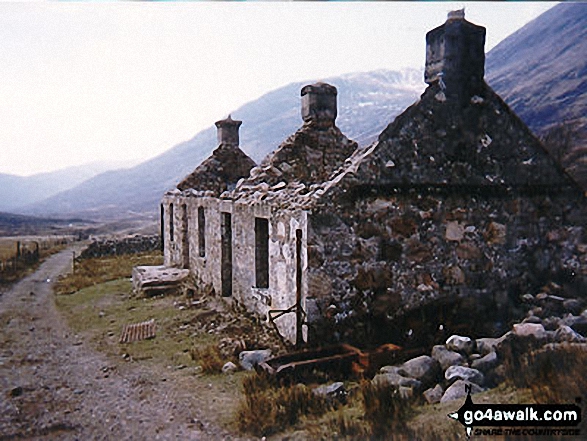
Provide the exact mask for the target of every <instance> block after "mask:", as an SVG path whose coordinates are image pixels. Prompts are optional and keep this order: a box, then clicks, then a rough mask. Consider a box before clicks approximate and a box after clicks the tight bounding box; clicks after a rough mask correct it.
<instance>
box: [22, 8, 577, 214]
mask: <svg viewBox="0 0 587 441" xmlns="http://www.w3.org/2000/svg"><path fill="white" fill-rule="evenodd" d="M586 55H587V4H582V3H561V4H559V5H557V6H555V7H553V8H551V9H550V10H548V11H547V12H545V13H544V14H542V15H541V16H539V17H538V18H536V19H535V20H533V21H532V22H530V23H528V24H527V25H526V26H524V27H523V28H521V29H520V30H518V31H517V32H515V33H514V34H512V35H511V36H509V37H508V38H506V39H505V40H503V41H502V42H501V43H500V44H498V45H497V46H496V47H495V48H494V49H492V50H491V51H490V52H489V53H488V54H487V57H486V80H487V82H488V83H489V84H490V86H491V87H492V88H493V89H494V90H495V91H496V92H497V93H498V94H499V95H500V96H501V97H502V98H504V99H505V101H506V102H507V103H508V104H509V105H510V106H511V107H512V108H513V110H514V111H515V112H516V113H517V114H518V115H519V116H520V117H521V118H522V120H523V121H524V122H526V124H528V125H529V127H530V128H531V129H532V130H533V131H534V133H536V134H537V135H538V136H541V137H543V138H544V139H545V140H546V141H547V142H549V145H550V146H551V149H555V148H557V149H559V150H560V151H561V152H562V153H560V155H557V156H560V158H561V160H562V162H563V165H565V166H566V167H567V170H569V172H570V173H571V174H572V175H573V176H574V177H575V179H577V180H578V181H579V182H580V183H582V185H583V186H584V188H587V128H586V127H587V123H586V118H587V117H586V115H587V56H586ZM422 78H423V75H422V72H421V71H420V70H407V71H402V72H395V71H387V70H380V71H375V72H367V73H355V74H347V75H343V76H340V77H335V78H330V79H326V80H325V81H327V82H329V83H331V84H334V85H335V86H337V88H338V91H339V95H338V102H339V117H338V119H337V125H338V126H339V127H340V129H341V130H342V131H343V133H345V134H346V135H347V136H348V137H349V138H351V139H354V140H356V141H358V142H359V144H366V143H369V142H371V141H373V140H374V139H375V138H376V137H377V135H378V134H379V133H380V132H381V131H382V130H383V129H384V128H385V127H386V126H387V125H388V124H389V123H390V122H391V121H392V120H393V119H394V118H395V116H396V115H397V114H399V113H400V112H402V111H403V110H404V109H406V108H407V107H408V106H409V105H410V104H412V103H413V102H414V101H416V100H417V99H418V97H419V95H420V94H421V93H422V92H423V91H424V89H425V84H424V83H423V80H422ZM310 82H313V81H305V82H299V83H294V84H289V85H287V86H285V87H282V88H280V89H277V90H275V91H272V92H269V93H267V94H265V95H263V96H262V97H260V98H259V99H257V100H255V101H253V102H250V103H248V104H246V105H244V106H242V107H241V108H239V109H238V110H236V111H235V112H233V114H232V116H233V117H234V118H237V119H241V120H243V125H242V127H241V134H240V135H241V136H240V137H241V147H242V149H243V150H244V151H245V152H246V153H247V154H248V155H250V156H251V157H252V158H253V159H254V160H255V161H257V162H259V161H260V160H261V159H262V158H263V157H264V156H265V155H266V154H267V153H269V152H271V151H272V150H274V149H275V148H276V147H277V146H278V145H279V144H280V143H281V142H282V141H283V140H284V139H285V138H286V137H287V136H289V135H290V134H292V133H293V132H294V131H295V130H296V129H297V128H299V127H300V126H301V124H302V121H301V117H300V89H301V87H302V86H303V85H305V84H308V83H310ZM224 116H226V115H218V119H221V118H222V117H224ZM551 141H553V142H551ZM561 145H562V147H561ZM215 147H216V130H215V128H214V127H211V128H208V129H206V130H204V131H202V132H200V133H198V134H197V135H196V136H195V137H194V138H192V139H190V140H189V141H186V142H183V143H181V144H179V145H177V146H175V147H173V148H172V149H170V150H168V151H167V152H165V153H164V154H162V155H160V156H158V157H157V158H154V159H152V160H149V161H147V162H144V163H142V164H140V165H138V166H136V167H133V168H131V169H128V170H121V171H115V172H107V173H104V174H101V175H98V176H96V177H94V178H92V179H90V180H88V181H86V182H84V183H82V184H81V185H79V186H77V187H75V188H73V189H70V190H67V191H65V192H62V193H59V194H57V195H55V196H53V197H51V198H49V199H47V200H45V201H43V202H41V203H39V204H36V205H34V206H30V207H29V208H28V209H27V210H26V212H29V213H37V214H44V215H47V214H52V215H59V216H67V215H71V214H72V213H75V214H76V215H83V216H84V217H90V216H92V217H94V218H96V217H99V216H122V215H126V214H131V215H132V214H133V213H134V212H150V213H153V214H155V213H156V212H157V211H158V210H157V206H158V205H159V202H160V200H161V196H162V195H163V193H164V192H165V191H166V190H167V189H170V188H173V187H175V185H176V184H177V183H178V182H179V181H180V180H181V179H182V178H183V177H185V176H186V175H187V174H189V173H191V172H192V171H193V169H194V168H195V167H196V166H197V165H198V164H200V162H202V161H203V160H204V159H205V158H206V157H207V156H208V155H209V154H210V153H211V151H212V150H213V149H214V148H215Z"/></svg>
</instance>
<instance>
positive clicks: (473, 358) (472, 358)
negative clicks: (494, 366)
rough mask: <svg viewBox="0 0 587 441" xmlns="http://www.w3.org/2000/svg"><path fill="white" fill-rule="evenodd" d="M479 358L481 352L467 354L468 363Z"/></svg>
mask: <svg viewBox="0 0 587 441" xmlns="http://www.w3.org/2000/svg"><path fill="white" fill-rule="evenodd" d="M480 358H481V354H477V353H474V354H471V355H469V363H472V362H474V361H475V360H479V359H480Z"/></svg>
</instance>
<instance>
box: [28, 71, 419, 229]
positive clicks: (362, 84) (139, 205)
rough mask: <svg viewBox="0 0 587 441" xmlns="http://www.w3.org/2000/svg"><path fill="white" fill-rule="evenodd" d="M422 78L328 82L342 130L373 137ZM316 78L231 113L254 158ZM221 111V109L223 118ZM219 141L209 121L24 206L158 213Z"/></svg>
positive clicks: (289, 127) (277, 138) (286, 124)
mask: <svg viewBox="0 0 587 441" xmlns="http://www.w3.org/2000/svg"><path fill="white" fill-rule="evenodd" d="M422 78H423V76H422V73H421V71H419V70H415V69H408V70H404V71H401V72H396V71H386V70H380V71H374V72H368V73H353V74H347V75H342V76H340V77H335V78H329V79H326V80H325V81H327V82H329V83H331V84H334V85H335V86H337V88H338V93H339V95H338V103H339V112H338V119H337V124H338V126H339V127H340V129H341V130H342V131H343V132H344V133H345V134H346V135H347V136H348V137H349V138H351V139H354V140H356V141H358V142H359V143H369V142H371V141H373V140H374V139H375V138H376V137H377V135H378V134H379V133H380V132H381V131H382V130H383V129H384V128H385V126H386V125H387V124H388V123H389V121H391V120H393V118H394V117H395V116H396V115H397V114H399V113H400V112H401V111H403V110H404V109H405V108H406V107H407V106H409V105H410V104H412V103H413V102H414V101H415V100H417V99H418V96H419V95H420V93H422V91H423V90H424V86H425V84H424V82H423V80H422ZM311 82H312V81H305V82H299V83H293V84H289V85H287V86H284V87H282V88H279V89H277V90H274V91H272V92H269V93H267V94H265V95H263V96H262V97H260V98H259V99H257V100H255V101H252V102H250V103H248V104H245V105H244V106H242V107H241V108H239V109H237V110H236V111H234V112H233V113H232V116H233V117H234V118H237V119H240V120H242V121H243V125H242V127H241V130H240V140H241V142H240V143H241V148H242V149H243V150H244V151H245V152H246V153H247V154H248V155H249V156H251V157H252V158H253V159H254V160H255V161H257V162H259V161H260V160H261V159H262V158H263V157H265V156H266V155H267V154H268V153H270V152H271V151H273V150H274V149H275V148H276V147H278V146H279V144H280V143H281V142H282V141H283V140H284V139H285V138H286V137H287V136H289V135H291V134H292V133H293V132H295V130H296V129H298V128H299V127H300V126H301V125H302V118H301V115H300V105H301V104H300V90H301V88H302V86H304V85H306V84H308V83H311ZM223 116H225V115H218V119H221V118H222V117H223ZM216 147H217V145H216V128H215V127H211V128H208V129H206V130H203V131H202V132H200V133H198V134H197V135H196V136H195V137H193V138H192V139H190V140H189V141H186V142H183V143H181V144H179V145H177V146H175V147H173V148H172V149H170V150H168V151H167V152H165V153H164V154H162V155H160V156H158V157H156V158H154V159H151V160H149V161H146V162H144V163H142V164H139V165H138V166H135V167H133V168H130V169H127V170H117V171H110V172H106V173H103V174H101V175H98V176H96V177H94V178H92V179H89V180H87V181H85V182H83V183H82V184H81V185H79V186H77V187H75V188H73V189H71V190H68V191H64V192H62V193H59V194H58V195H55V196H53V197H50V198H48V199H46V200H45V201H43V202H41V203H38V204H35V205H33V206H30V207H28V208H27V209H26V210H21V211H23V212H25V213H35V214H40V213H42V214H43V215H59V216H68V215H70V214H72V213H76V214H77V215H82V216H84V217H92V218H100V217H102V218H104V217H117V216H124V215H129V214H130V215H132V214H133V213H134V212H144V211H150V212H152V213H155V212H156V211H157V208H156V207H158V205H159V202H160V200H161V196H162V195H163V193H164V192H165V191H166V190H168V189H170V188H174V187H175V186H176V185H177V183H178V182H179V181H181V179H182V178H184V177H185V176H186V175H187V174H189V173H191V172H192V171H193V170H194V168H196V166H197V165H198V164H200V162H202V161H203V160H204V159H205V158H206V157H208V156H209V155H210V153H211V152H212V150H213V149H214V148H216Z"/></svg>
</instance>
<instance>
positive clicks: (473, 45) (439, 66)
mask: <svg viewBox="0 0 587 441" xmlns="http://www.w3.org/2000/svg"><path fill="white" fill-rule="evenodd" d="M484 74H485V28H484V27H482V26H477V25H474V24H473V23H470V22H468V21H467V20H465V11H464V9H461V10H459V11H451V12H449V13H448V18H447V20H446V22H445V23H444V24H443V25H441V26H439V27H437V28H436V29H433V30H431V31H430V32H428V33H427V34H426V70H425V73H424V80H425V81H426V83H428V84H435V83H438V85H439V86H440V87H441V89H443V91H444V93H445V95H446V96H447V98H452V97H457V98H460V99H462V100H468V99H469V98H470V97H471V96H473V95H479V94H481V93H482V90H483V76H484Z"/></svg>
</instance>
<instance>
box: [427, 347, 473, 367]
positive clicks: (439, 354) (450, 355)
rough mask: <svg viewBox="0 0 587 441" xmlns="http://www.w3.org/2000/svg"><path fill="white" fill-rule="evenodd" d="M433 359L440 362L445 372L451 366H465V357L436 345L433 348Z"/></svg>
mask: <svg viewBox="0 0 587 441" xmlns="http://www.w3.org/2000/svg"><path fill="white" fill-rule="evenodd" d="M431 355H432V358H434V359H435V360H436V361H438V364H440V368H441V369H442V370H443V371H445V370H446V369H447V368H448V367H450V366H455V365H463V364H465V357H463V356H462V355H461V354H459V353H458V352H454V351H449V350H448V349H446V347H445V346H444V345H436V346H434V347H433V348H432V354H431Z"/></svg>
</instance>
